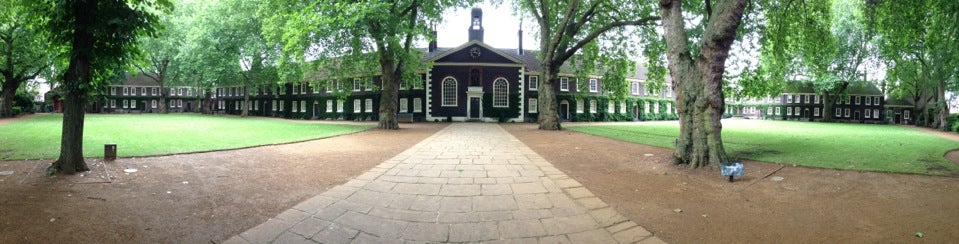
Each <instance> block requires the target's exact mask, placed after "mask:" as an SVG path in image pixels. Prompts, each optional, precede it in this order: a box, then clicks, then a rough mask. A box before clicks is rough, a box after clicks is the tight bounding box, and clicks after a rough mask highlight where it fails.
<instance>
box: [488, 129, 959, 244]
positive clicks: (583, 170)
mask: <svg viewBox="0 0 959 244" xmlns="http://www.w3.org/2000/svg"><path fill="white" fill-rule="evenodd" d="M504 128H506V129H507V130H508V131H509V132H510V133H512V134H513V135H514V136H516V137H518V138H519V139H520V140H521V141H523V142H524V143H526V144H527V145H528V146H530V148H532V149H533V150H534V151H536V152H538V153H539V154H540V155H542V156H543V157H544V158H546V159H547V160H549V161H550V162H551V163H553V164H554V165H555V166H556V167H557V168H559V169H560V170H562V171H563V172H565V173H566V174H568V175H570V177H573V178H575V179H576V180H578V181H580V182H581V183H582V184H583V185H585V186H586V187H587V188H589V189H591V190H592V191H593V193H594V194H596V195H597V196H599V197H600V198H601V199H603V200H604V201H606V203H608V204H609V205H611V206H614V207H615V208H616V209H617V210H619V211H620V213H622V214H623V215H624V216H626V217H628V218H629V219H631V220H633V221H635V222H636V223H638V224H639V225H642V226H644V227H646V228H647V229H648V230H649V231H651V232H653V233H654V234H655V235H656V236H659V237H660V238H662V239H663V240H665V241H667V242H670V243H950V242H952V243H954V242H955V241H956V240H959V178H953V177H932V176H921V175H904V174H888V173H870V172H858V171H840V170H830V169H814V168H804V167H793V166H792V165H788V166H783V165H778V164H770V163H761V162H751V161H746V162H744V164H745V169H746V175H745V176H744V177H742V178H738V179H736V181H735V182H734V183H729V182H727V178H724V177H722V176H720V174H719V171H718V170H711V169H706V170H689V169H686V168H682V167H678V166H674V165H672V163H670V162H669V154H670V153H671V151H670V150H667V149H663V148H657V147H652V146H646V145H638V144H633V143H627V142H622V141H617V140H611V139H606V138H600V137H596V136H591V135H586V134H580V133H576V132H570V131H562V132H546V131H539V130H537V129H536V126H535V125H525V124H524V125H507V126H504ZM646 154H652V155H651V156H647V155H646ZM767 175H768V177H766V176H767ZM777 176H778V177H782V180H781V181H773V180H772V179H773V177H777ZM764 177H765V178H764ZM680 210H681V211H680ZM917 232H919V233H922V235H923V237H922V238H918V237H916V234H917Z"/></svg>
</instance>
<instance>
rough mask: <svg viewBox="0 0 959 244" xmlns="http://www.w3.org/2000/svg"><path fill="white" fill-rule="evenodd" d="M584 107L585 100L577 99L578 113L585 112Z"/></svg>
mask: <svg viewBox="0 0 959 244" xmlns="http://www.w3.org/2000/svg"><path fill="white" fill-rule="evenodd" d="M583 107H585V104H583V100H582V99H576V113H583Z"/></svg>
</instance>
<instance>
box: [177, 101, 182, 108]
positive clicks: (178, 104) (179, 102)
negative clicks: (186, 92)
mask: <svg viewBox="0 0 959 244" xmlns="http://www.w3.org/2000/svg"><path fill="white" fill-rule="evenodd" d="M176 106H177V107H178V108H182V107H183V100H176Z"/></svg>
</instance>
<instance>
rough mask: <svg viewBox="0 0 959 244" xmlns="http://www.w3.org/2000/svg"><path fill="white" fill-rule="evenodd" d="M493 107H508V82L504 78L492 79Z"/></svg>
mask: <svg viewBox="0 0 959 244" xmlns="http://www.w3.org/2000/svg"><path fill="white" fill-rule="evenodd" d="M493 107H497V108H502V107H509V82H507V81H506V79H503V78H496V80H495V81H493Z"/></svg>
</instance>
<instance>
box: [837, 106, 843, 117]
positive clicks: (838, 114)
mask: <svg viewBox="0 0 959 244" xmlns="http://www.w3.org/2000/svg"><path fill="white" fill-rule="evenodd" d="M840 116H842V109H841V108H836V117H840Z"/></svg>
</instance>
